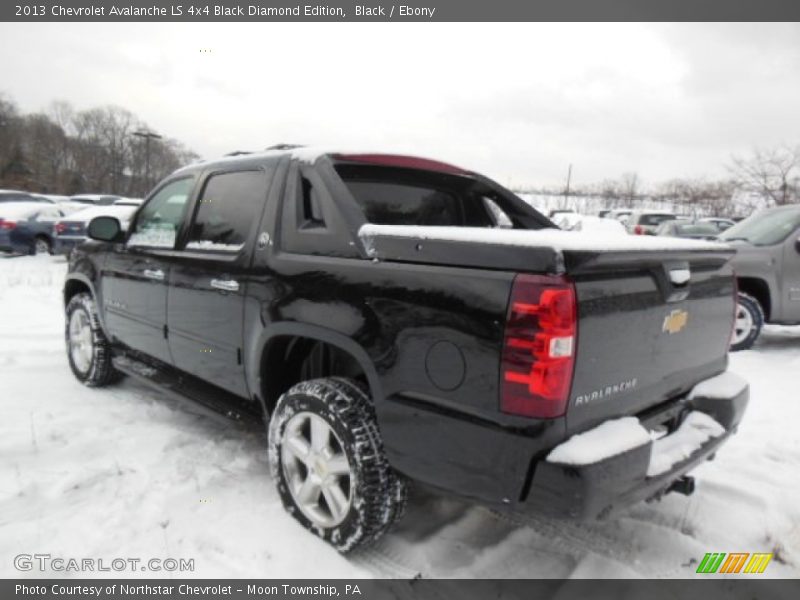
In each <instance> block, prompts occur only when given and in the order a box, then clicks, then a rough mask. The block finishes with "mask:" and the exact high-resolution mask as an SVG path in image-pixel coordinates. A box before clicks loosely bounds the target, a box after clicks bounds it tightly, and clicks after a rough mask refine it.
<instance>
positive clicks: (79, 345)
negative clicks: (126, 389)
mask: <svg viewBox="0 0 800 600" xmlns="http://www.w3.org/2000/svg"><path fill="white" fill-rule="evenodd" d="M66 317H67V326H66V331H65V337H66V342H67V358H68V359H69V366H70V369H72V373H73V374H74V375H75V377H76V378H77V379H78V380H79V381H81V382H82V383H84V384H86V385H88V386H90V387H102V386H105V385H109V384H111V383H114V382H115V381H118V380H119V379H120V378H121V377H122V374H121V373H120V372H119V371H117V370H116V369H115V368H114V366H113V365H112V364H111V345H110V344H109V342H108V340H107V339H106V336H105V333H103V330H102V328H101V327H100V322H99V320H98V317H97V307H96V305H95V302H94V298H92V296H91V294H89V293H86V292H84V293H81V294H75V295H74V296H73V297H72V298H71V299H70V301H69V302H68V303H67V309H66Z"/></svg>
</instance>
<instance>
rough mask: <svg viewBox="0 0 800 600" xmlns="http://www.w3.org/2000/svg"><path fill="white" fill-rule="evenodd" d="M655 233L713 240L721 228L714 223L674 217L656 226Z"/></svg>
mask: <svg viewBox="0 0 800 600" xmlns="http://www.w3.org/2000/svg"><path fill="white" fill-rule="evenodd" d="M655 235H666V236H670V237H678V238H688V239H694V240H713V239H716V237H717V236H718V235H719V229H717V227H716V226H715V225H713V224H712V223H699V222H695V223H693V222H691V221H685V220H683V219H680V220H677V219H673V220H670V221H663V222H662V223H661V224H660V225H659V226H658V227H656V231H655Z"/></svg>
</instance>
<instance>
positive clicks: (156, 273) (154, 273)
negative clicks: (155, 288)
mask: <svg viewBox="0 0 800 600" xmlns="http://www.w3.org/2000/svg"><path fill="white" fill-rule="evenodd" d="M144 276H145V277H147V278H148V279H155V280H156V281H163V280H164V271H162V270H161V269H145V270H144Z"/></svg>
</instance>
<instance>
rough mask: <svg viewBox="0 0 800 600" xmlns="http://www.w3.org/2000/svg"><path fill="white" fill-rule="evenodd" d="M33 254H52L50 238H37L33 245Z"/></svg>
mask: <svg viewBox="0 0 800 600" xmlns="http://www.w3.org/2000/svg"><path fill="white" fill-rule="evenodd" d="M31 254H52V249H51V247H50V240H48V239H47V238H46V237H43V236H39V237H37V238H35V239H34V240H33V245H32V246H31Z"/></svg>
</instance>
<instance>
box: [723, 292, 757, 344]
mask: <svg viewBox="0 0 800 600" xmlns="http://www.w3.org/2000/svg"><path fill="white" fill-rule="evenodd" d="M737 302H738V305H737V307H736V315H737V318H738V316H739V314H740V311H742V310H744V311H747V314H748V315H749V317H750V320H751V321H752V324H751V326H750V331H749V332H748V334H747V335H746V336H745V337H742V338H740V339H739V340H738V341H736V342H735V343H734V338H735V335H736V332H735V330H734V335H733V336H732V338H731V342H732V343H731V347H730V350H731V352H738V351H739V350H748V349H749V348H752V346H753V344H754V343H755V341H756V339H758V336H759V335H760V334H761V329H762V327H764V309H763V308H761V304H760V303H759V301H758V300H756V299H755V298H753V297H752V296H751V295H749V294H745V293H744V292H739V298H738V301H737ZM734 328H735V326H734Z"/></svg>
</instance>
